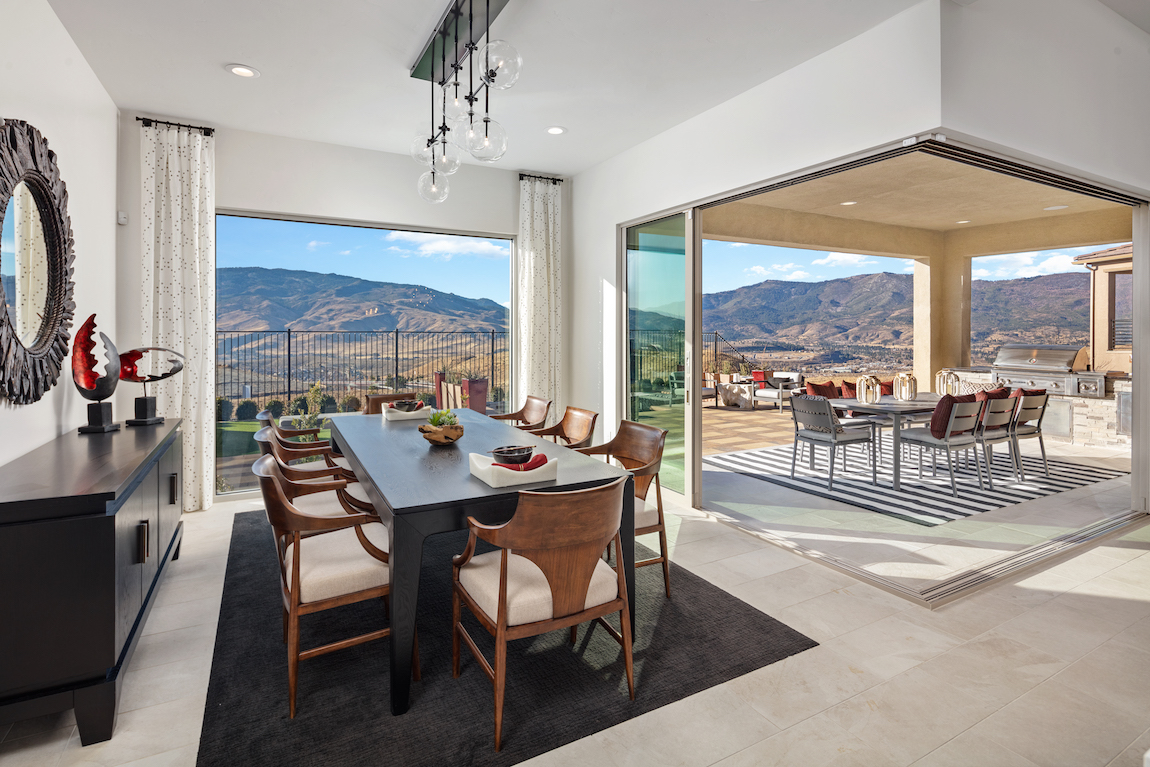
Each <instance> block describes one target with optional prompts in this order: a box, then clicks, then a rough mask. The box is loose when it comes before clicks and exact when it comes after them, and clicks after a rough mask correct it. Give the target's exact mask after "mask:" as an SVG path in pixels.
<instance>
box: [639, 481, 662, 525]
mask: <svg viewBox="0 0 1150 767" xmlns="http://www.w3.org/2000/svg"><path fill="white" fill-rule="evenodd" d="M657 524H659V504H658V502H657V501H656V500H655V488H653V487H652V488H651V489H650V490H649V491H648V492H647V499H646V500H643V499H642V498H640V497H639V496H635V529H636V530H638V529H640V528H643V527H650V526H651V525H657Z"/></svg>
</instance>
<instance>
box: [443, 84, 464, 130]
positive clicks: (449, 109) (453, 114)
mask: <svg viewBox="0 0 1150 767" xmlns="http://www.w3.org/2000/svg"><path fill="white" fill-rule="evenodd" d="M443 91H444V94H445V95H446V96H447V101H446V102H445V103H444V105H443V109H444V112H443V115H444V117H445V118H446V122H447V124H448V125H450V124H451V123H452V121H454V120H457V119H459V116H460V115H464V114H467V108H468V105H467V99H465V98H464V95H466V94H462V93H460V92H459V82H458V81H456V80H448V81H447V82H446V83H444V84H443Z"/></svg>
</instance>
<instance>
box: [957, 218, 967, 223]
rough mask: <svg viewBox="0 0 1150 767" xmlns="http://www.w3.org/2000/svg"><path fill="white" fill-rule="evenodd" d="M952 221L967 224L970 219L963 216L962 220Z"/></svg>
mask: <svg viewBox="0 0 1150 767" xmlns="http://www.w3.org/2000/svg"><path fill="white" fill-rule="evenodd" d="M954 223H956V224H969V223H970V219H969V218H964V219H963V220H962V221H955V222H954Z"/></svg>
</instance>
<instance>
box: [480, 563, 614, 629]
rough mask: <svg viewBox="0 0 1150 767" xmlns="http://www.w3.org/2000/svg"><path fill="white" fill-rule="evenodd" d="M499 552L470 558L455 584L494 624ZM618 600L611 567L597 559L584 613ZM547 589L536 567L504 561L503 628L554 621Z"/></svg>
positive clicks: (545, 580)
mask: <svg viewBox="0 0 1150 767" xmlns="http://www.w3.org/2000/svg"><path fill="white" fill-rule="evenodd" d="M501 557H502V552H500V551H489V552H487V553H486V554H479V555H477V556H474V557H472V558H471V561H470V562H468V563H467V564H466V565H464V566H463V567H461V568H459V583H460V585H462V586H463V588H464V589H466V590H467V593H468V594H470V595H471V598H472V599H474V600H475V604H476V605H478V606H479V609H480V610H482V611H483V612H484V613H486V614H487V617H488V618H490V619H491V622H492V623H494V622H495V620H496V617H497V616H498V615H499V563H500V560H501ZM617 596H619V581H618V576H617V575H616V574H615V571H614V570H613V569H611V566H610V565H608V564H607V563H606V562H604V561H603V560H602V559H600V560H599V561H598V562H597V563H596V564H595V572H594V573H592V575H591V585H590V587H589V588H588V589H587V601H586V602H585V603H584V605H583V609H584V610H589V609H590V608H592V607H595V606H597V605H601V604H605V603H607V602H610V601H611V600H612V599H615V598H616V597H617ZM554 617H555V615H554V611H553V609H552V604H551V587H550V586H549V585H547V576H545V575H544V574H543V571H542V570H540V569H539V566H538V565H536V564H535V563H534V562H532V561H531V560H530V559H527V558H526V557H521V556H519V555H518V554H510V555H508V557H507V625H508V626H521V625H523V624H524V623H535V622H537V621H548V620H551V619H552V618H554Z"/></svg>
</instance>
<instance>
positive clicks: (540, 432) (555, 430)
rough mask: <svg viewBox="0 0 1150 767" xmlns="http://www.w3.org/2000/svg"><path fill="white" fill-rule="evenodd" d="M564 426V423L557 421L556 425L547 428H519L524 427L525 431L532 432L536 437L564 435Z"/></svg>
mask: <svg viewBox="0 0 1150 767" xmlns="http://www.w3.org/2000/svg"><path fill="white" fill-rule="evenodd" d="M562 426H563V424H559V423H557V424H555V425H554V426H551V427H548V428H546V429H529V428H527V427H526V426H520V427H519V428H520V429H522V430H523V431H529V432H531V433H532V434H534V435H535V436H536V437H562V436H563V429H562V428H561V427H562Z"/></svg>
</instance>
